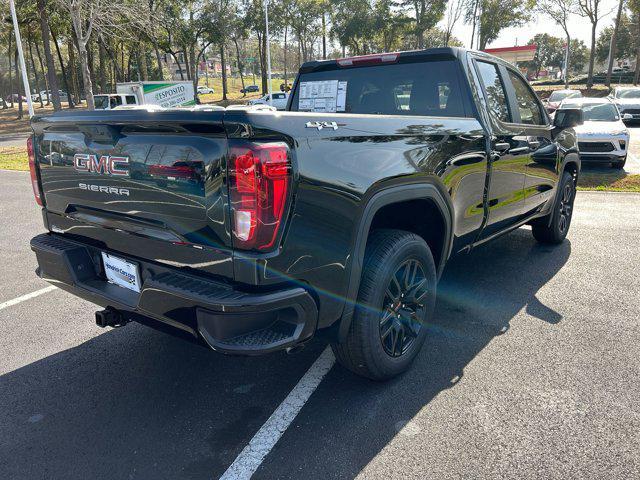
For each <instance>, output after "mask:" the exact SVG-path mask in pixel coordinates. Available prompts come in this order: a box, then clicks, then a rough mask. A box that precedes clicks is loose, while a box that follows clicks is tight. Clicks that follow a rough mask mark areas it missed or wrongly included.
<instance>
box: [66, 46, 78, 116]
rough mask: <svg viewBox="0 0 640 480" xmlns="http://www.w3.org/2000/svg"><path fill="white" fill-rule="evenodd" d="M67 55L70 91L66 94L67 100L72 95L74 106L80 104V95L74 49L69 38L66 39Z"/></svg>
mask: <svg viewBox="0 0 640 480" xmlns="http://www.w3.org/2000/svg"><path fill="white" fill-rule="evenodd" d="M67 54H68V55H69V63H68V65H69V68H68V71H69V80H70V82H71V90H70V91H69V92H67V93H68V94H69V98H71V96H72V95H73V101H74V103H76V104H80V98H79V97H80V94H79V90H78V71H77V69H76V49H75V47H74V45H73V39H72V38H71V36H69V38H68V39H67Z"/></svg>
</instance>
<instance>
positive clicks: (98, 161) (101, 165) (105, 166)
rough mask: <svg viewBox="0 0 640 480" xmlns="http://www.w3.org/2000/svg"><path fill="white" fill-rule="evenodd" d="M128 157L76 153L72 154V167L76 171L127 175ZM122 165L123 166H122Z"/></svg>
mask: <svg viewBox="0 0 640 480" xmlns="http://www.w3.org/2000/svg"><path fill="white" fill-rule="evenodd" d="M128 165H129V157H113V156H111V155H101V156H100V158H98V156H97V155H89V154H87V153H76V154H75V155H74V156H73V168H75V169H76V171H78V172H90V173H98V174H100V175H113V176H116V177H128V176H129V168H128ZM123 167H124V168H123Z"/></svg>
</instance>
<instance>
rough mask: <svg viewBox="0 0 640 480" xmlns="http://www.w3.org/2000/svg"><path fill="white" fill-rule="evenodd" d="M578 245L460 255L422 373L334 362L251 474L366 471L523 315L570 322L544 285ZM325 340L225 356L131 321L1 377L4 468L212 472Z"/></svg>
mask: <svg viewBox="0 0 640 480" xmlns="http://www.w3.org/2000/svg"><path fill="white" fill-rule="evenodd" d="M570 251H571V244H570V242H569V241H565V242H564V243H563V244H562V245H559V246H557V247H546V246H540V245H538V244H537V243H536V242H535V241H534V240H533V238H532V237H531V233H530V232H529V231H527V230H525V229H520V230H517V231H516V232H514V233H512V234H510V235H508V236H506V237H503V238H502V239H500V240H497V241H495V242H493V243H492V244H491V245H490V246H487V247H482V248H479V249H478V250H476V251H474V252H473V253H471V254H470V255H466V256H463V257H458V258H455V259H452V260H451V262H450V264H449V265H448V266H447V269H446V272H445V275H444V277H443V279H442V281H441V283H440V287H439V289H440V290H439V293H440V296H439V300H438V304H437V307H436V314H435V319H434V321H433V322H432V323H430V324H429V326H428V328H429V329H430V333H431V334H430V335H429V337H428V339H427V342H426V343H425V346H424V348H423V351H422V352H421V354H420V355H419V357H418V358H417V360H416V362H415V364H414V366H413V369H412V370H411V371H410V372H408V373H407V374H405V375H403V376H401V377H400V378H398V379H395V380H393V381H391V382H387V383H374V382H370V381H368V380H364V379H361V378H359V377H356V376H354V375H352V374H350V373H349V372H347V371H345V370H344V369H342V368H340V367H338V366H336V367H334V368H333V369H332V371H331V372H329V374H328V376H327V377H326V378H325V380H324V381H323V383H322V384H321V385H320V387H319V388H318V390H317V391H316V392H315V394H314V395H313V396H312V397H311V399H310V401H309V403H308V404H307V405H306V406H305V407H304V408H303V410H302V411H301V413H300V415H299V416H298V418H297V419H296V420H295V421H294V423H293V424H292V425H291V427H290V428H289V429H288V430H287V432H286V433H285V434H284V436H283V438H282V439H281V440H280V442H279V443H278V444H277V445H276V447H275V448H274V450H273V451H272V452H271V453H270V454H269V456H268V457H267V458H266V459H265V462H264V463H263V464H262V466H261V467H260V469H259V470H258V472H257V473H256V475H255V477H256V478H300V476H301V475H302V474H303V472H305V473H304V476H305V477H307V478H352V477H354V476H355V475H357V474H358V473H359V472H360V471H361V470H362V469H363V468H364V467H365V466H366V465H367V464H368V463H369V462H370V461H371V460H372V459H374V458H375V457H376V455H377V454H378V453H380V451H381V450H382V449H383V448H384V447H385V446H386V445H387V444H388V443H389V442H390V441H391V440H392V439H393V438H394V437H395V436H396V435H398V432H399V430H401V429H402V426H403V425H405V424H406V422H407V421H409V420H411V418H413V417H414V416H415V415H416V414H417V413H418V412H419V411H420V410H421V409H422V408H423V407H425V405H427V404H429V402H430V401H431V400H433V399H434V398H435V397H436V396H437V395H438V393H439V392H441V391H443V390H446V389H449V388H452V387H454V386H455V384H456V383H457V382H458V381H459V380H460V379H461V378H462V377H463V375H464V370H465V367H466V366H467V365H468V364H469V362H471V361H472V360H473V358H474V357H475V356H476V355H478V353H480V352H481V351H482V350H483V349H484V348H485V347H486V346H487V345H488V344H489V343H490V342H491V340H492V339H493V338H494V337H496V336H498V335H501V334H503V333H505V332H506V331H507V330H508V329H509V326H510V321H511V319H512V318H513V317H514V316H515V315H516V314H517V313H518V312H519V311H521V310H522V309H523V308H526V312H527V313H528V314H529V315H531V316H533V317H535V318H537V319H539V320H540V321H542V322H546V323H548V324H549V326H550V328H552V327H553V324H556V323H558V322H559V321H561V319H562V315H561V313H560V312H555V311H553V310H552V309H549V308H548V307H546V306H544V305H543V304H542V303H540V302H539V301H538V300H537V299H536V292H537V291H538V290H539V289H540V288H541V287H542V286H543V285H545V284H546V283H547V282H548V281H549V280H550V279H551V278H552V277H553V276H554V275H555V274H556V273H557V272H558V270H560V268H561V267H562V266H563V265H564V264H565V263H566V261H567V259H568V257H569V254H570ZM87 316H88V315H87ZM87 320H88V319H87ZM69 328H72V327H69ZM324 347H325V345H324V344H323V343H322V342H321V341H314V342H311V344H310V345H309V346H308V347H307V348H306V349H305V350H303V352H301V353H299V354H297V355H295V356H286V355H284V354H274V355H269V356H265V357H253V358H243V357H225V356H223V355H218V354H213V353H211V352H209V351H207V350H205V349H203V348H200V347H198V346H194V345H190V344H188V343H185V342H183V341H181V340H178V339H174V338H172V337H169V336H165V335H163V334H161V333H157V332H154V331H152V330H150V329H147V328H145V327H142V326H139V325H135V324H133V325H130V326H127V327H126V328H123V329H118V330H112V331H108V332H105V333H103V334H101V335H98V336H97V337H95V338H93V339H91V340H89V341H87V342H85V343H83V344H81V345H79V346H77V347H75V348H72V349H69V350H66V351H62V352H59V353H56V354H54V355H51V356H49V357H47V358H44V359H42V360H39V361H37V362H34V363H32V364H29V365H27V366H25V367H22V368H19V369H17V370H15V371H13V372H10V373H7V374H5V375H3V376H2V377H0V425H1V426H2V427H1V428H0V472H2V475H1V476H2V477H3V478H12V479H22V478H25V479H26V478H29V479H31V478H65V479H74V478H79V479H80V478H82V479H86V478H92V479H102V478H105V479H114V478H141V479H149V478H153V479H163V478H171V479H177V478H189V479H190V478H198V479H200V478H215V477H217V476H219V475H220V474H222V472H224V470H225V469H226V468H227V467H228V466H229V465H230V464H231V463H232V462H233V460H234V459H235V457H236V456H237V454H238V453H240V451H241V450H242V448H243V447H244V446H245V445H246V443H247V442H248V441H249V440H250V439H251V437H252V436H253V435H254V434H255V432H256V431H257V430H258V429H259V428H260V426H261V425H262V424H263V423H264V422H265V421H266V420H267V418H268V417H269V416H270V415H271V413H272V412H273V410H274V409H275V408H276V407H277V406H278V404H279V403H280V402H281V401H282V400H283V399H284V397H285V396H286V395H287V394H288V392H289V391H290V390H291V388H292V387H293V386H294V385H295V383H296V382H297V381H298V379H299V378H300V377H301V376H302V375H303V374H304V372H305V371H306V370H307V369H308V368H309V366H310V365H311V364H312V363H313V361H314V360H315V358H317V356H318V355H319V353H320V352H321V351H322V349H323V348H324ZM497 374H498V373H497V372H493V373H491V375H497ZM452 414H459V413H455V412H452ZM418 441H421V440H418ZM427 468H428V466H427Z"/></svg>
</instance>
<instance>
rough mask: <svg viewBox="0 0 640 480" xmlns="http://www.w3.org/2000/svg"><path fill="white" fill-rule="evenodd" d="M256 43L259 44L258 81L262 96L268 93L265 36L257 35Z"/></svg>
mask: <svg viewBox="0 0 640 480" xmlns="http://www.w3.org/2000/svg"><path fill="white" fill-rule="evenodd" d="M258 43H259V44H260V48H259V51H258V53H259V55H260V77H261V78H260V80H261V83H262V94H263V95H266V94H267V93H268V92H269V89H268V87H267V36H266V35H259V36H258Z"/></svg>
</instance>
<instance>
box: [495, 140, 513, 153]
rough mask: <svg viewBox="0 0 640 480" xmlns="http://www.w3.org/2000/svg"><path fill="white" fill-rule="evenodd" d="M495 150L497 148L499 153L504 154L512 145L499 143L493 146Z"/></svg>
mask: <svg viewBox="0 0 640 480" xmlns="http://www.w3.org/2000/svg"><path fill="white" fill-rule="evenodd" d="M493 148H495V150H496V152H498V153H504V152H506V151H507V150H509V149H510V148H511V145H510V144H508V143H507V142H498V143H496V144H495V145H494V146H493Z"/></svg>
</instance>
